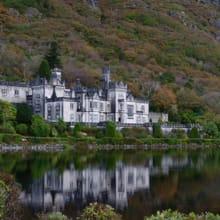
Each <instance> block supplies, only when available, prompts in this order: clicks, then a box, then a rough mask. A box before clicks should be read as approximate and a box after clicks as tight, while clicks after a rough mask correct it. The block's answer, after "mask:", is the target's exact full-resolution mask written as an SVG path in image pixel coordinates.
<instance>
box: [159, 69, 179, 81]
mask: <svg viewBox="0 0 220 220" xmlns="http://www.w3.org/2000/svg"><path fill="white" fill-rule="evenodd" d="M159 81H160V82H161V83H162V84H167V83H174V82H175V76H174V74H172V73H169V72H165V73H163V74H161V75H160V76H159Z"/></svg>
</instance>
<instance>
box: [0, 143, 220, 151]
mask: <svg viewBox="0 0 220 220" xmlns="http://www.w3.org/2000/svg"><path fill="white" fill-rule="evenodd" d="M210 148H220V145H218V144H212V145H208V144H195V143H191V144H190V143H189V144H173V145H172V144H140V145H137V144H114V145H113V144H86V143H85V144H84V145H82V143H80V145H77V144H74V145H66V144H31V145H26V144H23V145H22V144H0V153H10V152H48V153H50V152H62V151H64V150H65V149H67V150H82V149H84V150H91V151H93V150H95V151H111V150H124V151H127V150H144V151H148V150H149V151H150V150H155V151H157V150H158V151H161V150H198V149H210Z"/></svg>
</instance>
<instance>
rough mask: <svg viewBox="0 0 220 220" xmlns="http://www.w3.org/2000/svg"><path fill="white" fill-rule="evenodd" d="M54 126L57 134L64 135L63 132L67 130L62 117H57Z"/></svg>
mask: <svg viewBox="0 0 220 220" xmlns="http://www.w3.org/2000/svg"><path fill="white" fill-rule="evenodd" d="M55 127H56V130H57V132H58V134H59V135H61V136H65V133H66V131H67V124H66V122H64V121H63V119H59V120H58V122H57V123H56V125H55Z"/></svg>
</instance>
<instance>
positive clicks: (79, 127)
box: [72, 123, 83, 137]
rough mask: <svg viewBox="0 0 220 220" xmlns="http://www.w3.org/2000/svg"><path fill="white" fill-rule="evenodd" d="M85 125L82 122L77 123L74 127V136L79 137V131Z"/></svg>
mask: <svg viewBox="0 0 220 220" xmlns="http://www.w3.org/2000/svg"><path fill="white" fill-rule="evenodd" d="M82 128H83V125H82V124H81V123H76V124H75V126H74V128H73V131H72V133H73V137H79V133H80V132H81V131H82Z"/></svg>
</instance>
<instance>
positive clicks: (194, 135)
mask: <svg viewBox="0 0 220 220" xmlns="http://www.w3.org/2000/svg"><path fill="white" fill-rule="evenodd" d="M188 137H189V138H200V134H199V131H198V128H196V127H193V128H192V129H191V130H190V131H189V132H188Z"/></svg>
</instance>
